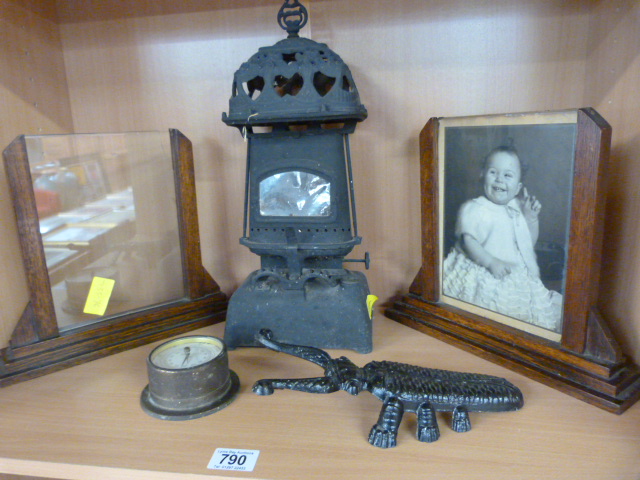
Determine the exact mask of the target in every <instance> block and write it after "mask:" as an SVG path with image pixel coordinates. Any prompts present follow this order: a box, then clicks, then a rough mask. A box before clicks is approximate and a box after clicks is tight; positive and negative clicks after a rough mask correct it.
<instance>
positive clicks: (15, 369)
mask: <svg viewBox="0 0 640 480" xmlns="http://www.w3.org/2000/svg"><path fill="white" fill-rule="evenodd" d="M53 137H57V138H60V139H62V141H61V142H60V143H61V144H62V145H73V146H74V147H73V149H74V150H75V149H76V146H77V144H78V143H82V141H81V140H78V139H79V138H82V137H84V138H89V137H100V138H99V140H100V141H99V142H98V145H105V144H106V145H108V146H110V147H112V146H113V145H114V144H115V145H120V144H126V145H127V146H128V147H133V149H127V148H124V149H122V150H117V151H116V150H114V149H112V148H111V149H106V150H100V149H99V148H98V149H97V150H95V151H94V150H91V151H90V152H89V153H87V152H85V153H84V154H83V155H85V156H86V157H87V158H89V159H90V160H91V162H89V165H93V163H94V161H93V159H94V158H95V155H100V156H102V157H104V158H103V159H104V160H105V161H104V164H105V165H107V167H109V164H110V166H111V171H112V184H111V186H112V191H114V192H115V193H114V194H122V192H125V193H126V192H129V193H130V194H131V196H132V197H133V198H134V200H133V202H132V208H133V210H134V211H133V214H134V217H135V219H134V220H133V221H129V220H126V222H128V225H127V224H126V222H123V223H120V220H113V216H114V214H119V213H124V210H122V211H110V212H109V213H107V215H110V216H111V218H110V220H109V222H108V223H103V224H101V225H100V228H97V231H99V232H101V231H103V230H105V231H109V232H116V231H117V232H116V233H118V234H119V235H118V236H117V237H116V236H114V237H112V238H111V241H109V240H107V239H104V241H103V242H102V243H101V244H100V247H101V248H100V249H98V248H95V249H93V251H92V247H93V246H92V245H91V242H86V245H85V244H83V243H82V242H78V243H75V244H72V240H71V237H68V238H69V239H68V240H65V241H64V242H62V244H61V245H55V248H54V249H51V248H49V246H48V245H47V240H46V239H47V236H48V233H46V230H47V229H48V227H46V228H43V223H41V222H40V220H41V217H42V218H46V219H52V218H54V217H55V216H59V215H67V211H63V212H61V213H57V212H58V210H57V211H56V213H55V214H54V215H53V216H50V217H44V216H43V203H42V202H41V201H40V200H39V199H40V198H42V196H40V197H38V192H37V191H38V190H40V191H42V190H43V189H44V187H41V186H39V185H40V184H38V183H37V181H36V180H37V179H36V178H35V177H34V171H33V165H32V164H31V163H30V154H33V153H35V156H36V157H41V158H45V159H46V158H47V156H46V155H45V154H43V152H44V153H46V151H45V150H43V149H39V148H35V149H34V148H30V147H29V146H30V145H34V143H33V142H34V140H36V141H38V140H39V139H45V138H53ZM116 137H118V138H120V140H119V141H116V140H113V139H114V138H116ZM122 137H125V140H122ZM145 139H150V140H149V141H146V140H145ZM30 142H31V143H30ZM35 144H36V145H40V146H41V145H42V144H43V143H42V142H41V143H35ZM91 145H92V146H94V144H93V143H91ZM150 146H151V147H152V148H149V147H150ZM60 149H61V148H59V150H60ZM149 150H152V151H153V152H154V154H155V152H156V150H158V151H159V152H160V153H159V154H158V155H157V156H154V155H153V154H150V153H149ZM65 151H66V150H65ZM114 152H116V153H117V155H116V154H115V153H114ZM3 157H4V163H5V170H6V173H7V180H8V183H9V187H10V191H11V196H12V200H13V206H14V211H15V216H16V222H17V230H18V234H19V236H20V247H21V250H22V257H23V263H24V268H25V273H26V277H27V287H28V303H27V305H26V307H25V308H24V311H23V313H22V316H21V317H20V318H19V319H18V321H17V324H16V327H15V328H14V330H13V333H12V335H11V338H10V340H9V345H8V346H7V347H6V348H3V349H2V350H0V387H4V386H7V385H11V384H14V383H16V382H20V381H24V380H29V379H32V378H35V377H39V376H42V375H45V374H49V373H52V372H55V371H57V370H61V369H63V368H68V367H71V366H74V365H77V364H81V363H84V362H88V361H91V360H94V359H97V358H101V357H104V356H106V355H110V354H114V353H117V352H120V351H123V350H127V349H130V348H134V347H137V346H140V345H144V344H147V343H151V342H154V341H157V340H161V339H164V338H167V337H170V336H173V335H177V334H179V333H183V332H187V331H190V330H194V329H196V328H200V327H204V326H206V325H210V324H213V323H217V322H221V321H223V320H224V317H225V313H226V308H227V297H226V295H225V294H224V293H223V292H221V290H220V288H219V286H218V284H217V283H216V281H215V280H214V279H213V278H212V277H211V276H210V275H209V273H208V272H207V271H206V269H205V268H204V266H203V265H202V255H201V251H200V238H199V227H198V212H197V204H196V191H195V177H194V165H193V149H192V144H191V141H190V140H189V139H188V138H187V137H185V136H184V135H183V134H182V133H181V132H180V131H178V130H175V129H170V130H169V131H168V132H128V133H119V134H78V135H73V134H70V135H57V136H54V135H50V136H46V135H42V136H25V135H21V136H19V137H17V138H16V139H15V140H14V141H13V142H12V143H11V144H10V145H9V146H8V147H7V148H6V149H5V150H4V152H3ZM54 158H56V160H55V162H51V164H52V165H53V166H54V167H59V166H60V163H62V162H63V160H64V158H63V157H60V158H59V157H54ZM66 158H71V157H66ZM134 159H135V161H134ZM116 160H118V162H116ZM110 162H111V163H110ZM44 163H45V164H46V163H47V162H44ZM74 164H75V163H74ZM123 165H128V166H131V165H132V166H131V167H130V169H129V170H127V171H126V172H124V173H123V171H122V168H123ZM116 167H117V168H116ZM160 170H162V172H163V173H162V175H163V176H162V177H158V176H156V173H157V172H159V171H160ZM61 171H62V172H65V173H68V172H72V169H71V168H67V167H65V168H64V169H63V170H61ZM132 171H135V172H134V173H132ZM85 173H86V172H85V171H82V172H80V170H76V172H75V177H76V180H77V179H78V178H84V177H85V176H86V177H87V178H88V177H91V176H92V175H91V172H89V173H87V174H86V175H85ZM93 173H94V174H96V175H97V173H98V172H93ZM165 175H166V176H165ZM118 177H120V178H121V179H124V180H122V181H125V180H126V181H129V182H131V183H126V184H125V185H127V187H126V188H124V189H122V188H120V189H115V188H113V187H114V185H115V184H116V183H117V182H116V181H115V180H116V179H117V178H118ZM132 178H133V179H132ZM159 178H161V179H162V181H157V180H158V179H159ZM67 185H68V183H65V182H62V183H60V184H59V185H58V186H59V187H60V189H57V190H56V189H50V190H48V191H49V192H50V195H51V196H48V197H45V198H52V196H53V193H56V194H57V197H56V202H49V203H51V204H53V203H56V205H57V204H59V203H62V200H60V199H62V198H65V197H64V195H63V194H64V193H66V192H67V191H68V190H66V189H65V188H66V186H67ZM101 185H102V182H101ZM138 187H139V188H138ZM63 189H65V190H63ZM98 190H102V187H101V188H100V189H98ZM116 190H117V191H116ZM78 191H81V192H83V195H84V196H86V195H89V196H90V197H91V198H97V197H100V198H99V200H98V201H102V202H105V204H109V202H112V201H113V198H107V197H105V196H104V192H102V191H101V192H98V193H97V194H96V193H95V192H93V191H91V192H89V191H88V190H87V188H86V185H85V186H83V188H82V189H79V190H78V189H75V190H74V196H75V195H76V194H77V193H78ZM136 192H137V193H136ZM40 193H41V192H40ZM116 201H117V204H118V205H122V204H123V202H124V200H122V199H117V200H116ZM141 204H146V205H147V206H152V207H153V208H154V209H155V210H156V212H154V214H153V215H149V214H148V213H149V212H148V209H147V210H145V209H141V208H140V207H141ZM167 206H168V207H169V208H166V207H167ZM75 207H77V208H75ZM57 208H58V207H57ZM74 208H75V210H74V211H76V210H87V209H89V208H92V207H89V206H88V204H85V203H81V204H77V205H76V204H74ZM93 208H97V207H93ZM96 218H97V217H96ZM95 221H96V220H95V218H92V219H91V220H90V221H89V222H88V223H86V224H85V225H87V226H86V227H84V229H85V230H88V229H91V228H96V225H95ZM168 223H171V229H170V231H168V230H167V229H166V228H164V227H165V225H166V224H168ZM114 225H117V226H115V227H114ZM120 225H125V228H121V226H120ZM55 228H59V229H58V230H57V232H60V231H64V230H65V229H71V228H73V229H75V230H82V229H81V228H78V224H63V225H62V226H60V227H55ZM169 237H170V240H169V241H167V239H168V238H169ZM85 247H86V248H85ZM51 250H54V251H55V252H54V253H59V252H58V251H59V250H67V251H68V252H71V253H70V254H69V256H66V257H65V256H64V255H63V256H62V259H63V261H62V263H61V264H60V265H56V268H55V269H54V268H52V264H51V259H52V255H51ZM98 250H99V254H97V255H94V253H97V252H98ZM114 252H115V253H114ZM105 254H106V255H105ZM115 254H117V259H118V261H120V260H121V259H122V258H124V259H125V260H126V261H128V262H129V263H128V264H127V265H128V273H129V274H130V277H131V273H132V271H135V270H137V269H136V268H135V267H136V266H138V265H143V264H151V265H152V266H153V268H154V270H153V272H154V275H149V274H146V275H145V274H144V273H143V274H141V275H139V276H138V277H134V278H135V281H133V282H132V281H129V283H128V284H127V287H126V288H121V290H123V291H124V292H123V296H124V294H126V296H127V298H126V299H125V300H122V301H121V302H119V303H120V304H119V308H117V309H115V310H111V309H110V308H111V304H113V303H114V302H113V301H112V300H113V297H114V296H115V292H116V291H117V289H118V284H119V282H121V279H122V278H123V275H122V271H123V270H125V267H124V265H125V261H121V263H117V262H115V261H113V262H112V263H111V264H109V265H107V266H104V265H100V262H101V261H102V260H103V259H104V258H106V256H107V255H114V258H116V257H115ZM134 256H137V257H136V259H135V260H136V263H134V260H133V257H134ZM157 258H162V259H163V260H166V261H165V262H164V263H160V262H157V261H156V259H157ZM73 263H75V266H74V265H72V264H73ZM132 265H133V266H134V267H132ZM169 265H171V266H173V267H175V268H174V269H173V270H172V271H167V270H166V268H165V267H167V266H169ZM120 266H122V268H119V267H120ZM65 269H66V271H67V274H62V273H60V270H65ZM89 269H91V273H87V272H89ZM138 270H139V271H142V272H147V271H146V270H144V269H138ZM96 271H100V272H108V271H111V272H116V274H114V275H112V276H111V277H109V278H116V280H114V284H115V288H114V289H113V292H114V294H113V296H112V297H111V300H109V299H107V301H106V303H108V304H109V305H108V308H109V309H107V310H105V311H104V313H97V314H94V313H93V312H91V313H89V312H87V311H86V307H85V311H82V307H81V309H80V310H74V309H73V308H72V307H74V304H73V303H70V301H69V300H70V299H71V298H72V296H71V293H74V294H75V293H76V291H78V290H81V289H79V288H77V287H78V285H81V286H83V287H84V286H85V284H87V282H84V283H82V282H81V281H79V280H77V279H78V278H80V279H83V278H84V276H85V275H90V276H92V277H93V279H94V280H95V278H96V277H98V276H102V274H100V275H98V274H96V273H93V272H96ZM118 272H119V273H120V274H121V275H120V276H118V275H117V273H118ZM134 273H135V272H134ZM138 273H139V272H138ZM172 274H174V275H172ZM152 277H155V278H152ZM172 277H173V278H172ZM158 278H160V279H161V280H167V281H168V282H172V283H173V284H175V288H174V289H173V290H171V293H169V294H167V293H166V292H164V291H161V292H160V294H158V292H153V295H155V296H153V295H147V296H143V295H142V292H143V291H144V290H145V289H146V290H150V289H149V288H147V287H148V285H149V284H152V283H154V282H155V281H156V279H158ZM70 279H71V280H73V282H70ZM56 284H58V285H63V284H64V286H65V288H66V290H65V295H66V296H65V297H64V300H65V302H66V303H65V302H58V300H59V299H58V296H59V295H58V293H59V292H57V291H56ZM160 286H161V288H162V289H164V290H167V288H165V287H166V285H163V284H160ZM72 287H73V289H72ZM81 293H82V295H84V297H83V296H82V295H80V298H81V299H83V298H84V299H86V301H87V303H88V297H89V295H91V294H90V293H89V294H87V293H86V291H82V292H81ZM121 293H122V292H121ZM109 295H111V292H110V293H109ZM148 298H153V299H152V300H148ZM83 304H84V301H83V302H82V304H81V305H83ZM64 311H71V312H72V314H71V315H70V316H71V317H73V318H74V319H75V320H77V321H76V323H74V324H70V325H69V324H64V323H63V322H62V319H61V318H60V317H61V315H62V314H63V313H64Z"/></svg>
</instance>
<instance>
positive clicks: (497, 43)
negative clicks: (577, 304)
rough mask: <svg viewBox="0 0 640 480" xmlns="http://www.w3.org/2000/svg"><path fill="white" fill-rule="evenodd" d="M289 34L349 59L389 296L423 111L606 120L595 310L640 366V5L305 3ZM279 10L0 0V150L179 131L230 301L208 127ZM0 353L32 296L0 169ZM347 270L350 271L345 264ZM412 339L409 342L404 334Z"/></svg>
mask: <svg viewBox="0 0 640 480" xmlns="http://www.w3.org/2000/svg"><path fill="white" fill-rule="evenodd" d="M304 3H305V5H306V6H307V8H308V9H309V13H310V22H309V24H308V26H307V27H305V28H304V30H303V31H302V34H303V35H304V36H309V37H311V38H313V39H314V40H316V41H319V42H324V43H327V44H328V45H329V47H331V48H332V49H333V50H334V51H335V52H336V53H338V54H339V55H340V56H341V57H342V58H343V60H345V62H346V63H347V64H348V65H349V66H350V68H351V70H352V73H353V75H354V78H355V81H356V84H357V86H358V89H359V91H360V95H361V99H362V101H363V103H364V104H365V105H366V107H367V109H368V111H369V118H368V119H367V120H366V121H364V122H363V123H361V124H360V125H359V126H358V128H357V129H356V132H355V134H354V135H353V136H352V137H351V148H352V157H353V163H354V177H355V191H356V200H357V206H358V223H359V231H360V234H361V235H362V237H363V245H362V246H361V247H358V249H357V250H356V251H355V252H354V254H353V257H354V258H356V257H362V256H363V255H364V252H365V251H369V252H370V253H371V256H372V267H371V269H370V270H369V271H368V272H367V277H368V279H369V284H370V287H371V290H372V292H373V293H375V294H376V295H378V296H379V297H380V299H381V302H383V303H388V302H390V301H392V300H393V298H395V296H397V295H400V294H403V293H405V292H406V291H407V289H408V286H409V284H410V283H411V281H412V280H413V277H414V276H415V274H416V273H417V271H418V268H419V266H420V208H419V204H420V202H419V195H420V192H419V180H418V173H419V155H418V154H419V151H418V134H419V132H420V130H421V129H422V127H423V126H424V124H425V123H426V121H427V120H428V119H429V118H430V117H433V116H458V115H481V114H491V113H506V112H523V111H536V110H549V109H565V108H579V107H586V106H592V107H594V108H596V110H598V111H599V112H600V114H601V115H603V116H604V118H606V119H607V120H608V121H609V123H610V124H611V125H612V127H613V148H612V159H611V168H610V188H609V198H608V204H607V221H606V233H605V241H604V252H603V273H602V281H601V287H600V293H601V299H600V307H601V309H602V311H603V312H604V315H605V317H606V318H607V319H608V320H609V322H610V324H611V326H612V328H613V330H614V331H615V332H616V334H617V335H618V337H619V339H620V340H621V342H622V343H623V345H624V348H625V350H626V351H627V353H629V354H630V355H632V356H633V358H634V359H635V361H636V362H639V361H640V244H639V242H637V241H636V239H637V238H638V234H639V233H640V232H638V230H639V228H640V227H639V226H638V221H637V219H638V217H639V215H640V211H639V210H640V198H639V195H638V191H637V190H638V188H637V185H638V184H640V178H639V177H640V93H639V91H638V84H639V83H640V2H638V1H631V0H606V1H605V0H601V1H587V0H583V1H575V2H561V1H548V0H483V1H477V0H447V1H445V0H398V1H396V2H388V1H382V0H306V1H305V2H304ZM280 5H281V2H280V1H279V0H236V1H233V2H231V1H222V0H185V1H182V2H175V1H172V0H156V1H151V0H149V1H135V2H133V1H132V2H121V1H117V0H100V1H99V0H58V1H57V2H56V1H54V0H49V1H38V0H27V1H24V0H21V1H18V0H0V31H2V32H3V35H2V36H0V145H2V147H3V148H4V146H6V145H8V144H9V142H10V141H11V140H12V139H13V138H14V137H15V136H17V135H19V134H23V133H24V134H48V133H60V132H76V133H88V132H119V131H135V130H166V129H168V128H177V129H179V130H181V131H182V132H183V133H184V134H185V135H186V136H187V137H188V138H189V139H190V140H191V141H192V142H193V145H194V156H195V165H196V181H197V195H198V208H199V220H200V233H201V241H202V242H201V243H202V253H203V258H204V264H205V267H206V268H207V270H208V271H209V272H210V273H211V274H212V275H213V277H214V278H215V279H216V281H217V282H218V283H219V284H220V285H221V287H222V289H223V291H225V292H226V293H228V294H231V293H232V292H233V291H234V290H235V289H236V288H237V287H238V285H239V284H240V283H241V282H242V281H243V280H244V279H245V277H246V276H247V275H248V274H249V273H250V272H251V271H252V270H254V269H256V268H258V267H259V258H258V257H256V256H255V255H253V254H251V253H250V252H249V251H248V250H247V249H246V248H244V247H242V246H240V245H239V243H238V239H239V237H240V236H241V234H242V225H241V218H242V206H243V189H244V167H245V154H246V153H245V152H246V146H245V144H244V142H243V141H242V137H241V136H240V134H239V133H238V131H237V130H235V129H232V128H229V127H227V126H226V125H225V124H223V123H222V121H221V114H222V112H223V111H228V103H227V102H228V99H229V96H230V95H231V80H232V78H233V73H234V72H235V70H236V69H237V68H238V67H239V66H240V64H241V63H242V62H244V61H246V60H247V59H248V58H249V57H250V56H251V55H252V54H253V53H255V52H256V51H257V50H258V48H259V47H261V46H266V45H271V44H273V43H275V42H277V41H278V40H280V39H282V38H284V35H285V34H284V32H283V31H282V30H280V28H279V27H278V26H277V23H276V14H277V11H278V8H279V7H280ZM0 268H1V269H2V275H1V276H0V347H3V346H6V345H7V343H8V340H9V337H10V335H11V332H12V330H13V328H14V326H15V324H16V322H17V320H18V317H19V316H20V313H21V312H22V309H23V308H24V305H25V303H26V299H27V291H26V282H25V277H24V271H23V269H22V263H21V258H20V251H19V240H18V237H17V233H16V226H15V219H14V217H13V211H12V206H11V200H10V198H9V196H8V193H7V181H6V177H5V174H4V171H2V172H1V173H0ZM356 268H358V267H356ZM416 334H417V333H416Z"/></svg>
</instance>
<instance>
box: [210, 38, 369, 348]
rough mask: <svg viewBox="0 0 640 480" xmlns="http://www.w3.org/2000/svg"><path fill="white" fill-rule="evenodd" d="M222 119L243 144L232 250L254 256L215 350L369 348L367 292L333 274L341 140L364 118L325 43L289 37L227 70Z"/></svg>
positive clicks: (347, 274)
mask: <svg viewBox="0 0 640 480" xmlns="http://www.w3.org/2000/svg"><path fill="white" fill-rule="evenodd" d="M232 90H233V91H232V97H231V99H230V100H229V114H228V115H227V114H223V116H222V119H223V121H224V122H225V123H226V124H227V125H230V126H235V127H237V128H239V129H240V131H241V132H242V134H243V136H244V137H245V139H246V140H247V142H248V153H247V178H246V197H245V218H244V231H243V237H242V238H241V239H240V242H241V243H242V244H243V245H245V246H247V247H248V248H249V249H250V250H251V251H252V252H253V253H255V254H257V255H260V257H261V269H260V270H257V271H255V272H253V273H252V274H251V275H249V277H248V279H247V280H246V281H245V283H244V284H243V285H242V286H241V287H240V288H239V289H238V290H237V291H236V292H235V293H234V294H233V296H232V297H231V300H230V303H229V308H228V311H227V324H226V330H225V342H226V343H227V345H228V347H229V348H231V349H232V348H235V347H238V346H258V345H259V344H258V343H257V342H256V341H255V338H254V337H255V334H256V333H257V332H258V331H259V329H260V328H263V327H268V328H270V329H271V330H273V331H274V332H276V333H277V335H278V336H279V337H280V338H283V339H286V340H287V341H290V342H294V343H303V344H307V345H312V346H317V347H324V348H349V349H353V350H356V351H359V352H363V353H364V352H369V351H371V348H372V345H371V337H372V334H371V319H370V316H369V312H368V309H367V305H366V299H367V295H368V294H369V288H368V285H367V281H366V278H365V276H364V275H363V274H362V273H360V272H354V271H349V270H346V269H344V268H343V265H342V264H343V261H344V257H345V256H346V255H348V254H349V253H350V252H351V251H352V249H353V247H354V246H355V245H358V244H359V243H360V242H361V238H360V237H359V236H358V234H357V221H356V218H355V200H354V193H353V183H352V178H351V159H350V154H349V143H348V135H349V134H350V133H353V132H354V130H355V126H356V123H357V122H359V121H362V120H364V119H365V118H366V116H367V111H366V109H365V107H364V106H363V105H362V104H361V103H360V98H359V95H358V91H357V89H356V87H355V83H354V81H353V78H352V76H351V72H350V71H349V68H348V67H347V65H346V64H345V63H344V62H343V61H342V59H341V58H340V57H339V56H338V55H336V54H335V53H334V52H332V51H331V50H330V49H329V48H328V47H327V46H326V45H324V44H321V43H317V42H315V41H313V40H309V39H307V38H300V37H298V36H297V33H295V32H294V33H292V34H291V35H290V37H289V38H286V39H284V40H282V41H280V42H278V43H276V44H275V45H273V46H271V47H263V48H260V50H259V51H258V53H256V54H255V55H253V56H252V57H251V58H250V59H249V61H247V62H246V63H244V64H243V65H242V66H241V67H240V69H239V70H238V71H237V72H236V74H235V77H234V82H233V89H232Z"/></svg>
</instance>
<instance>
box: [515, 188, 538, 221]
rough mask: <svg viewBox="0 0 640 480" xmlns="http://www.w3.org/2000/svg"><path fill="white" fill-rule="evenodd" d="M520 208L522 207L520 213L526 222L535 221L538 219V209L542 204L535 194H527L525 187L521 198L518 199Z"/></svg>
mask: <svg viewBox="0 0 640 480" xmlns="http://www.w3.org/2000/svg"><path fill="white" fill-rule="evenodd" d="M520 208H522V214H523V215H524V219H525V220H526V221H527V222H535V221H536V220H538V215H539V214H540V210H541V209H542V204H541V203H540V202H539V201H538V199H537V198H536V197H535V196H533V195H529V192H528V191H527V187H525V188H524V191H523V195H522V200H520Z"/></svg>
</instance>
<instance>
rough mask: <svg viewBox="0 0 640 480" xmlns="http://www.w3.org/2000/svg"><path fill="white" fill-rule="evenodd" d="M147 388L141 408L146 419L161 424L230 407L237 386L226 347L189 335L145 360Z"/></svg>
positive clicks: (159, 347)
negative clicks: (146, 416) (159, 421)
mask: <svg viewBox="0 0 640 480" xmlns="http://www.w3.org/2000/svg"><path fill="white" fill-rule="evenodd" d="M147 372H148V375H149V385H147V386H146V387H145V389H144V390H143V391H142V395H141V397H140V404H141V406H142V409H143V410H144V411H145V412H147V413H148V414H149V415H151V416H153V417H156V418H160V419H162V420H189V419H193V418H199V417H203V416H205V415H209V414H211V413H214V412H217V411H218V410H220V409H222V408H224V407H226V406H227V405H229V404H230V403H231V402H232V401H233V400H234V399H235V397H236V395H237V393H238V389H239V387H240V382H239V380H238V376H237V375H236V374H235V372H233V371H232V370H230V369H229V359H228V355H227V347H226V345H225V344H224V342H223V341H222V340H220V339H219V338H216V337H210V336H206V335H192V336H186V337H181V338H176V339H173V340H169V341H168V342H165V343H163V344H161V345H159V346H157V347H156V348H154V349H153V350H152V351H151V353H150V354H149V356H148V357H147Z"/></svg>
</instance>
